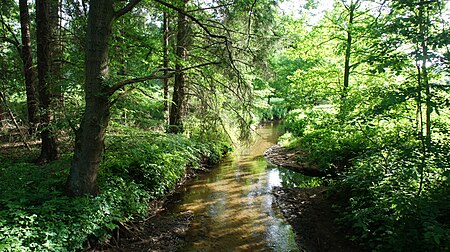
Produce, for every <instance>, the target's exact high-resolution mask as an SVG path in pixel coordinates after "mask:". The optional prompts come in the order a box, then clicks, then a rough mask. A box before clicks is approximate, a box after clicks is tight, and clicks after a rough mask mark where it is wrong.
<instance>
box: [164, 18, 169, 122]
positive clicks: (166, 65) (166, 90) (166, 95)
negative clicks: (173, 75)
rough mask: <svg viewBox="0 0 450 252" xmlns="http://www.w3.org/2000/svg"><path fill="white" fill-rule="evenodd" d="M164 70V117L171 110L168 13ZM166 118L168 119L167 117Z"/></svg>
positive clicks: (165, 30)
mask: <svg viewBox="0 0 450 252" xmlns="http://www.w3.org/2000/svg"><path fill="white" fill-rule="evenodd" d="M163 32H164V35H163V68H164V76H165V77H164V79H163V95H164V115H166V114H167V112H168V109H169V103H168V99H169V77H168V76H167V75H168V74H169V70H168V68H169V17H168V13H167V11H164V13H163ZM165 118H166V117H165Z"/></svg>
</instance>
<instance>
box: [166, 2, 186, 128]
mask: <svg viewBox="0 0 450 252" xmlns="http://www.w3.org/2000/svg"><path fill="white" fill-rule="evenodd" d="M187 2H188V0H183V1H182V4H183V6H182V7H181V8H182V9H183V10H185V9H186V5H187ZM188 45H189V32H188V19H187V16H186V15H185V14H184V13H182V12H178V31H177V50H176V55H177V60H176V63H175V82H174V85H173V97H172V99H173V100H172V105H171V108H170V116H169V132H171V133H182V132H183V121H182V117H183V115H184V112H185V106H186V90H185V89H186V81H185V74H184V72H183V71H182V69H183V63H184V61H185V60H186V59H187V55H188V50H187V47H188Z"/></svg>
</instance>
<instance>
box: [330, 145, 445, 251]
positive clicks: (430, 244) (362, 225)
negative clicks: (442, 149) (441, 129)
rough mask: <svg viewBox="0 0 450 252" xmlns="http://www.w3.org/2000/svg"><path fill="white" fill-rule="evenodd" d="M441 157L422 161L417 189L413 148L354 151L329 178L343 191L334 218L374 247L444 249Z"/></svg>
mask: <svg viewBox="0 0 450 252" xmlns="http://www.w3.org/2000/svg"><path fill="white" fill-rule="evenodd" d="M448 159H449V158H448V157H447V158H446V160H447V162H448V161H450V160H448ZM441 161H443V160H440V161H439V162H438V160H436V159H435V160H434V161H433V160H431V159H430V160H429V161H428V162H427V163H428V166H427V167H426V171H425V172H424V175H423V177H424V180H423V185H422V188H423V189H422V190H421V193H420V194H419V187H420V162H421V156H420V151H419V150H417V149H415V148H412V149H402V150H399V149H389V150H385V151H384V152H378V153H374V154H372V155H370V156H366V157H360V158H359V159H358V160H357V161H356V162H354V165H353V167H352V168H351V169H350V170H349V171H347V172H346V173H345V174H344V175H343V176H342V180H340V181H337V182H336V184H335V186H337V187H338V190H340V191H347V192H349V202H348V205H347V206H345V208H343V209H340V212H341V218H340V219H339V223H340V224H341V225H342V226H344V227H348V228H351V229H352V230H353V231H354V232H353V234H354V235H353V237H352V238H353V239H354V240H356V241H358V242H360V243H362V244H365V245H368V246H369V248H370V249H372V250H374V251H447V250H449V248H450V238H449V237H450V222H449V220H450V214H449V213H450V205H449V204H448V202H449V201H448V200H449V198H450V197H449V192H450V183H449V181H448V176H447V175H445V173H442V170H441V169H442V168H443V167H447V169H448V166H449V165H448V164H447V165H446V166H441ZM438 167H439V168H438Z"/></svg>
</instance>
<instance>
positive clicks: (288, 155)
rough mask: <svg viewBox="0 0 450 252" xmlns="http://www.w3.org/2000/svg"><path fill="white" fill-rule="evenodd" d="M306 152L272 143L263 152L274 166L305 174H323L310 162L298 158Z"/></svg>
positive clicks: (323, 173) (316, 175)
mask: <svg viewBox="0 0 450 252" xmlns="http://www.w3.org/2000/svg"><path fill="white" fill-rule="evenodd" d="M306 155H307V154H306V153H305V152H303V151H301V150H292V149H287V148H284V147H281V146H280V145H278V144H275V145H272V147H270V148H269V149H267V150H266V151H265V152H264V156H265V157H266V159H267V161H268V162H269V163H271V164H273V165H276V166H282V167H284V168H287V169H290V170H293V171H296V172H300V173H303V174H305V175H307V176H313V177H320V176H325V175H326V174H325V172H323V171H321V170H319V169H318V168H317V167H314V166H313V165H312V164H308V163H302V162H299V161H298V160H299V159H301V158H302V157H305V156H306Z"/></svg>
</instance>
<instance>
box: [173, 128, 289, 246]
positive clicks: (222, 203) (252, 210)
mask: <svg viewBox="0 0 450 252" xmlns="http://www.w3.org/2000/svg"><path fill="white" fill-rule="evenodd" d="M258 134H259V136H258V138H257V139H256V141H255V143H254V144H255V145H252V146H250V147H248V148H247V149H246V150H241V153H243V154H242V155H241V156H237V157H229V158H228V159H227V160H225V161H224V162H222V164H221V165H220V166H219V167H218V168H216V169H215V170H213V171H212V172H211V173H210V174H207V175H205V176H204V177H199V178H197V179H196V180H195V181H193V182H192V183H191V185H190V186H189V187H188V188H187V189H186V192H185V194H184V195H183V196H182V199H181V202H180V203H179V204H178V205H177V207H175V208H174V209H172V211H173V212H184V211H192V212H193V213H194V219H193V221H192V224H191V228H190V231H189V232H188V233H187V237H186V241H187V244H186V245H185V247H183V249H182V251H214V250H217V251H224V250H226V251H229V250H233V251H271V250H275V251H297V250H298V249H297V247H296V244H295V238H294V234H293V232H292V229H291V227H290V226H289V225H288V224H287V223H286V222H285V221H284V220H283V218H282V217H281V214H279V213H278V212H277V211H276V210H274V209H273V207H274V206H273V205H272V203H273V196H272V194H271V190H272V188H273V187H274V186H280V185H281V181H282V178H281V173H280V172H279V171H278V170H276V169H274V168H271V169H267V163H266V161H265V160H264V158H263V157H262V153H263V152H264V151H265V149H266V148H269V147H270V146H271V145H272V144H274V143H275V141H276V139H277V136H278V134H277V131H276V130H274V129H272V127H263V128H260V129H259V130H258Z"/></svg>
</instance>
